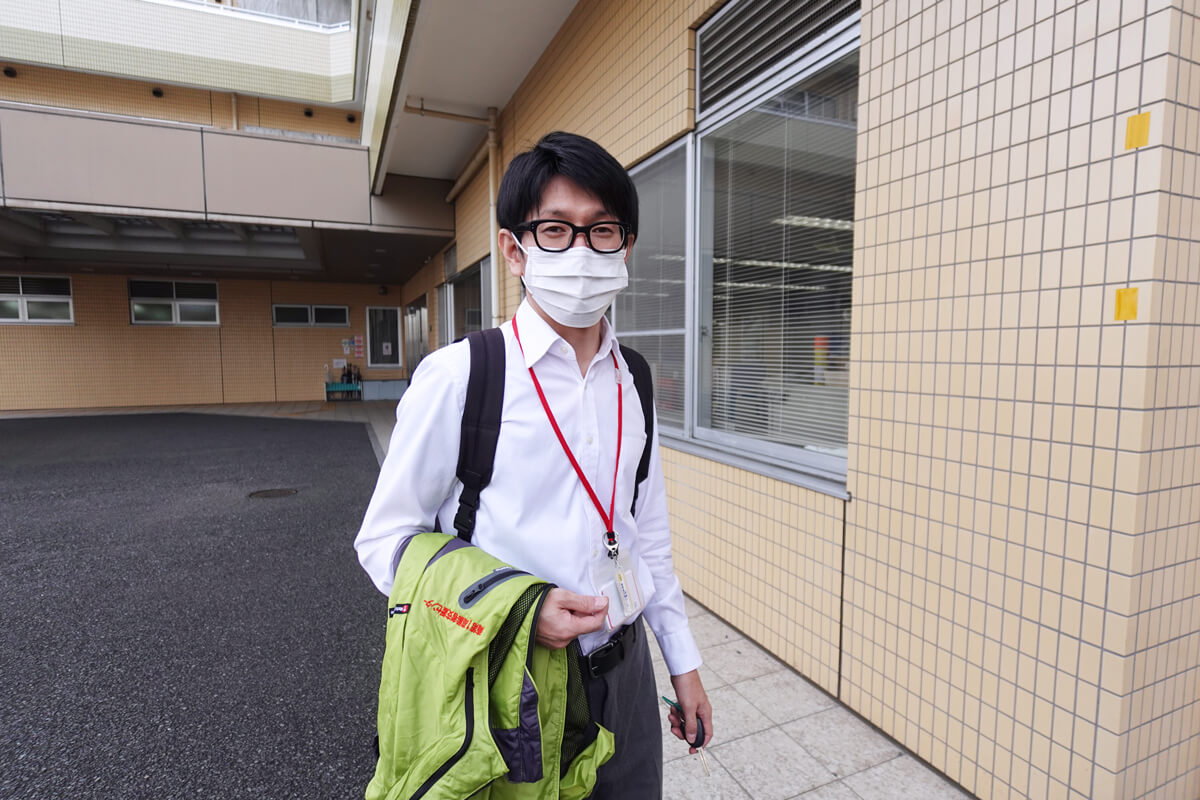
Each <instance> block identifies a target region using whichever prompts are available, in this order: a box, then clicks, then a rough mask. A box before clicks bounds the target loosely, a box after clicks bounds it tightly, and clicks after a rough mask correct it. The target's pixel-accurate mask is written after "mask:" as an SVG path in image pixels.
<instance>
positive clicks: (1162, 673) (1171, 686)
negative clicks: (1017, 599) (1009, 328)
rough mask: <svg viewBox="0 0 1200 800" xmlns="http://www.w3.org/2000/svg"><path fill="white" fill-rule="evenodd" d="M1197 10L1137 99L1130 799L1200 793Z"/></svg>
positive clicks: (1168, 28)
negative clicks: (1145, 133)
mask: <svg viewBox="0 0 1200 800" xmlns="http://www.w3.org/2000/svg"><path fill="white" fill-rule="evenodd" d="M1198 13H1200V12H1198V9H1197V7H1196V5H1195V4H1194V3H1174V4H1173V7H1172V8H1170V9H1168V10H1163V11H1158V12H1157V13H1152V14H1148V15H1147V17H1146V19H1145V21H1144V23H1143V24H1142V26H1141V31H1142V33H1143V35H1144V38H1145V48H1146V51H1145V53H1144V58H1145V62H1144V63H1143V64H1142V67H1141V69H1142V71H1141V78H1142V93H1141V97H1140V98H1139V105H1138V106H1137V107H1136V108H1132V107H1131V108H1129V109H1128V111H1130V112H1133V111H1139V112H1148V113H1149V114H1150V141H1149V144H1148V145H1147V146H1146V147H1144V148H1140V149H1139V150H1138V159H1139V160H1138V163H1137V170H1138V173H1137V182H1138V185H1139V188H1140V187H1142V186H1145V188H1146V189H1148V190H1149V191H1147V192H1146V193H1143V194H1138V195H1137V197H1136V199H1135V215H1140V214H1141V213H1143V212H1142V209H1143V208H1147V211H1145V212H1144V213H1145V215H1146V217H1147V222H1146V223H1145V225H1144V230H1143V231H1140V232H1144V233H1145V234H1146V238H1145V240H1144V241H1146V242H1147V243H1149V242H1151V241H1152V242H1153V244H1154V246H1155V252H1154V257H1153V258H1152V259H1146V260H1142V259H1138V258H1134V259H1131V264H1130V268H1129V269H1130V283H1131V285H1141V286H1142V288H1141V289H1139V295H1140V296H1139V298H1138V299H1139V303H1138V317H1137V320H1136V321H1134V322H1127V323H1124V324H1125V326H1126V337H1125V364H1126V371H1128V370H1129V365H1130V364H1131V363H1132V364H1135V365H1137V366H1139V367H1140V366H1142V365H1144V367H1145V369H1144V370H1142V371H1141V373H1140V374H1139V377H1140V378H1142V383H1141V385H1138V386H1136V388H1137V390H1138V391H1137V392H1136V393H1135V396H1134V397H1131V398H1130V401H1129V406H1130V408H1131V409H1145V411H1144V412H1143V411H1139V410H1130V411H1129V412H1125V411H1123V412H1122V420H1121V424H1122V426H1124V424H1125V414H1126V413H1128V414H1129V415H1130V416H1131V417H1133V420H1132V424H1131V425H1130V428H1131V434H1132V437H1131V438H1134V441H1131V442H1130V451H1131V457H1136V458H1137V461H1138V467H1139V468H1138V471H1137V473H1136V480H1137V483H1136V484H1134V486H1133V487H1131V488H1133V490H1134V491H1135V492H1136V493H1137V495H1138V502H1137V504H1136V506H1135V508H1134V514H1133V520H1132V526H1131V527H1132V528H1133V529H1134V530H1135V531H1136V533H1137V536H1136V537H1135V539H1134V541H1133V542H1132V544H1131V546H1130V547H1129V548H1128V550H1129V553H1128V558H1122V559H1120V560H1117V559H1114V560H1113V563H1112V566H1113V569H1114V571H1116V572H1118V573H1120V575H1121V578H1122V583H1121V585H1120V590H1121V591H1123V592H1127V593H1128V595H1129V604H1130V617H1129V618H1128V619H1127V620H1124V623H1125V624H1124V625H1123V626H1121V627H1119V628H1118V630H1117V631H1116V632H1115V633H1117V634H1119V636H1120V639H1121V641H1120V646H1121V648H1122V649H1121V654H1122V656H1124V658H1123V663H1122V666H1124V667H1125V670H1126V672H1127V676H1126V677H1125V684H1124V686H1122V689H1124V690H1126V692H1127V693H1126V694H1125V695H1123V696H1121V697H1120V699H1121V700H1126V702H1124V703H1121V704H1120V706H1119V707H1120V713H1121V715H1122V719H1121V721H1122V723H1123V724H1122V725H1121V726H1119V727H1118V728H1116V729H1115V730H1114V731H1113V732H1112V735H1111V736H1110V737H1109V746H1110V747H1112V749H1113V750H1114V751H1115V752H1116V754H1117V756H1118V759H1117V761H1116V765H1117V767H1118V768H1119V767H1122V766H1123V767H1124V769H1123V770H1119V771H1117V772H1116V774H1113V775H1112V776H1111V778H1110V777H1109V776H1108V775H1107V770H1106V771H1105V777H1106V779H1107V780H1110V781H1111V783H1112V785H1113V786H1114V789H1115V790H1116V791H1117V792H1119V793H1123V794H1124V796H1129V797H1198V796H1200V361H1198V354H1200V200H1198V199H1197V197H1198V196H1200V182H1198V179H1200V110H1198V109H1200V64H1198V63H1197V62H1198V61H1200V19H1198V17H1197V14H1198ZM1131 27H1132V32H1133V33H1135V34H1136V33H1137V32H1138V26H1137V23H1136V22H1133V23H1132V26H1131ZM1118 110H1119V111H1120V110H1121V109H1118ZM1119 132H1120V129H1119ZM1143 173H1144V174H1145V177H1144V178H1143ZM1155 184H1157V187H1156V186H1155ZM1155 188H1161V190H1162V191H1159V192H1154V189H1155ZM1150 233H1153V234H1154V236H1153V237H1151V236H1150V235H1149V234H1150ZM1135 247H1136V245H1135ZM1122 399H1123V400H1124V397H1123V398H1122ZM1122 433H1125V430H1124V427H1123V428H1122ZM1114 701H1115V698H1114ZM1097 772H1098V773H1100V770H1099V768H1098V770H1097Z"/></svg>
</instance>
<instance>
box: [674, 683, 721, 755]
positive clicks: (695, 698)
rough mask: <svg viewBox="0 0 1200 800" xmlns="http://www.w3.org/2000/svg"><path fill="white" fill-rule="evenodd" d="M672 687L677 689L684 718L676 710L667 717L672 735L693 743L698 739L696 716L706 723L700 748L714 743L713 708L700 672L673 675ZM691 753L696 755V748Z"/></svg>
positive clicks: (676, 697)
mask: <svg viewBox="0 0 1200 800" xmlns="http://www.w3.org/2000/svg"><path fill="white" fill-rule="evenodd" d="M671 685H672V686H673V687H675V700H676V702H678V703H679V707H680V708H681V709H683V718H682V719H681V718H680V714H679V712H678V711H675V710H674V709H672V710H671V713H670V714H668V715H667V718H668V719H669V720H670V721H671V733H673V734H675V736H676V738H679V739H683V741H685V742H689V743H690V742H692V741H694V740H695V738H696V716H697V715H699V716H700V719H702V720H703V721H704V741H703V742H701V743H700V746H701V747H703V746H704V745H706V744H708V743H709V742H710V741H712V735H713V726H712V706H711V705H709V703H708V694H707V693H706V692H705V691H704V685H703V684H702V683H701V682H700V672H699V670H692V671H691V672H685V673H683V674H682V675H672V676H671ZM688 752H689V753H695V752H696V748H695V747H692V748H689V749H688Z"/></svg>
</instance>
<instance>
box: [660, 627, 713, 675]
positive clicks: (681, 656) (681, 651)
mask: <svg viewBox="0 0 1200 800" xmlns="http://www.w3.org/2000/svg"><path fill="white" fill-rule="evenodd" d="M655 636H656V638H657V639H658V646H659V648H660V649H661V650H662V654H663V660H664V661H666V662H667V671H668V672H670V673H671V674H672V675H682V674H684V673H685V672H691V671H692V670H694V669H699V667H700V664H701V661H702V659H701V658H700V648H698V647H696V640H695V639H693V638H692V631H691V629H690V628H684V629H683V630H678V631H674V632H672V633H666V634H661V635H660V634H657V633H656V634H655Z"/></svg>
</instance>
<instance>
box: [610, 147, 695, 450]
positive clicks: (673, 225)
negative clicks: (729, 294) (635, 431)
mask: <svg viewBox="0 0 1200 800" xmlns="http://www.w3.org/2000/svg"><path fill="white" fill-rule="evenodd" d="M686 170H687V149H686V148H683V147H680V148H677V149H676V150H674V151H673V152H671V153H670V154H668V155H665V156H663V157H662V158H660V159H658V160H657V161H655V162H653V163H652V164H650V165H649V166H648V167H644V168H642V169H639V170H638V171H637V172H636V174H634V176H633V182H634V184H635V185H636V186H637V190H638V216H639V217H640V219H639V222H638V233H637V238H636V239H635V240H634V243H633V249H631V250H630V251H629V286H628V287H627V288H626V289H625V291H623V292H621V294H619V295H617V299H616V301H614V303H613V324H614V326H615V327H616V330H617V335H618V336H619V337H620V339H621V343H622V344H626V345H629V346H630V347H632V348H634V349H635V350H637V351H638V352H639V353H641V354H642V355H643V356H644V357H645V358H646V360H647V361H648V362H650V370H651V373H652V374H653V376H654V398H655V401H656V405H657V407H658V419H659V422H660V423H662V424H664V425H671V426H675V427H683V411H684V409H683V398H684V387H685V385H686V381H685V373H684V325H685V319H686V309H687V300H686V294H685V292H686V289H687V284H686V274H687V261H686V260H685V259H686V252H687V250H686V246H687V237H686V225H687V219H686V214H687V172H686Z"/></svg>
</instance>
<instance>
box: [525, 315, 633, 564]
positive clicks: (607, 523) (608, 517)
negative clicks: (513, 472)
mask: <svg viewBox="0 0 1200 800" xmlns="http://www.w3.org/2000/svg"><path fill="white" fill-rule="evenodd" d="M513 335H514V336H516V337H517V347H519V348H521V355H525V347H524V345H522V344H521V333H520V331H518V330H517V318H516V317H513ZM610 355H612V360H613V368H614V369H615V370H616V371H617V463H616V464H615V465H614V466H613V491H612V497H611V498H610V499H609V501H608V513H607V514H605V513H604V506H603V505H601V504H600V498H598V497H596V492H595V491H594V490H593V489H592V484H591V483H590V482H589V481H588V479H587V476H586V475H584V474H583V470H582V469H580V468H579V462H578V461H576V460H575V454H574V453H572V452H571V447H570V445H568V444H567V440H566V438H565V437H564V436H563V435H562V431H561V430H560V429H559V427H558V421H557V420H555V419H554V412H553V411H551V410H550V404H549V403H548V402H546V393H545V392H543V391H542V384H541V382H540V381H539V380H538V377H537V373H535V372H534V371H533V367H530V368H529V376H530V377H531V378H533V388H535V389H537V394H538V399H539V400H541V401H542V408H544V409H545V410H546V419H548V420H550V427H551V428H554V435H555V436H557V437H558V443H559V444H561V445H562V449H563V452H564V453H566V454H567V459H568V460H570V462H571V466H572V467H574V468H575V474H576V475H578V476H579V482H580V483H582V484H583V488H584V489H586V490H587V493H588V497H590V498H592V504H593V505H595V506H596V511H597V512H599V514H600V519H601V521H602V522H604V530H605V533H604V536H605V546H606V547H607V548H608V551H609V553H610V554H612V555H613V556H614V557H615V555H616V551H617V539H616V534H615V533H614V532H613V510H614V509H615V508H616V505H617V471H618V470H619V469H620V466H621V417H622V416H623V414H622V401H621V368H620V367H619V366H618V365H617V354H616V353H615V352H614V353H610Z"/></svg>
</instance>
